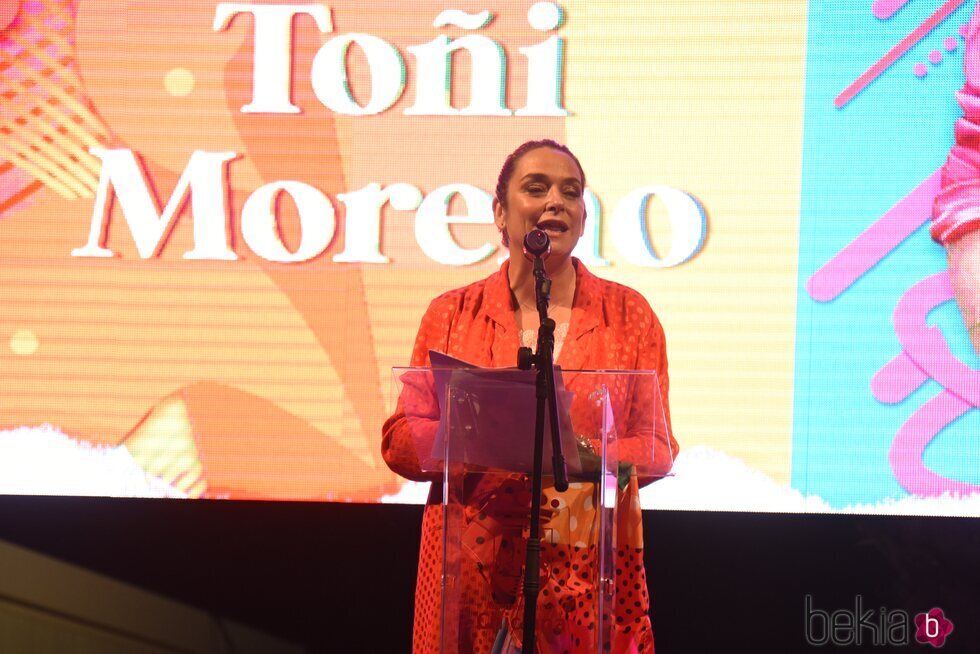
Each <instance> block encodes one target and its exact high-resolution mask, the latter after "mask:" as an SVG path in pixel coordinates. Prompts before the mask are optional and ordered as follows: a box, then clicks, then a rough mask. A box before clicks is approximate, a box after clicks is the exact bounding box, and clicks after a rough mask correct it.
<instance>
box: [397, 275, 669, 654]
mask: <svg viewBox="0 0 980 654" xmlns="http://www.w3.org/2000/svg"><path fill="white" fill-rule="evenodd" d="M507 265H508V264H507V262H505V263H504V265H503V267H502V268H501V270H500V271H498V272H497V273H494V274H493V275H491V276H490V277H488V278H487V279H485V280H483V281H480V282H477V283H475V284H472V285H470V286H467V287H464V288H462V289H457V290H455V291H451V292H449V293H446V294H444V295H442V296H440V297H438V298H436V299H435V300H434V301H433V302H432V303H431V305H430V306H429V309H428V311H427V312H426V314H425V316H424V317H423V319H422V324H421V327H420V328H419V334H418V338H417V339H416V343H415V349H414V352H413V355H412V362H411V364H412V365H413V366H427V365H429V360H428V352H429V350H430V349H431V350H438V351H440V352H444V353H446V354H449V355H451V356H454V357H457V358H459V359H463V360H465V361H469V362H471V363H474V364H476V365H480V366H484V367H510V366H515V365H516V364H517V348H518V346H519V344H520V343H519V339H520V331H519V329H518V327H517V321H516V318H515V315H514V309H513V306H512V300H511V293H510V287H509V283H508V278H507ZM575 266H576V270H577V280H576V291H575V298H574V301H573V306H572V317H571V321H570V323H569V330H568V335H567V336H566V338H565V342H564V345H563V348H562V351H561V354H560V356H559V358H558V361H557V363H558V364H559V365H560V366H561V367H562V368H563V369H564V370H576V369H582V370H585V369H594V370H654V371H656V372H657V373H658V381H659V388H658V389H655V390H657V391H659V395H660V398H661V400H662V403H663V408H664V414H665V418H666V429H665V430H664V433H660V432H656V433H655V434H653V435H650V434H649V433H646V435H645V436H643V437H637V438H629V437H625V438H624V437H623V436H624V434H623V433H621V434H620V438H619V440H618V441H617V443H616V447H617V448H618V451H617V452H616V456H618V457H619V458H620V460H622V461H625V462H630V461H641V460H643V461H644V462H645V465H644V466H643V467H642V468H641V469H640V475H639V476H637V474H636V473H635V472H634V474H633V475H632V476H631V477H630V478H629V480H628V483H626V484H625V487H623V488H621V489H619V491H618V495H617V498H616V499H617V509H618V510H617V524H616V525H615V531H616V543H617V549H616V550H615V552H614V553H611V556H610V557H609V558H608V559H607V560H606V561H605V562H600V561H599V560H598V549H597V542H598V515H599V514H598V512H597V510H596V507H597V505H598V503H599V500H598V488H597V486H596V484H593V483H589V482H588V481H584V480H577V481H574V482H573V483H572V484H571V486H570V488H569V490H568V491H566V492H564V493H558V492H557V491H556V490H555V489H554V488H546V489H545V493H544V497H542V498H540V501H541V502H542V504H543V511H542V514H543V517H542V520H543V521H542V540H543V543H542V551H541V571H540V572H541V592H540V595H539V598H538V609H537V629H536V634H537V651H538V652H540V653H542V654H552V653H555V654H560V653H562V652H569V653H585V652H594V651H596V649H595V643H596V642H597V638H596V632H597V630H599V629H600V627H601V626H602V625H601V623H600V621H599V616H597V615H596V607H597V605H598V596H599V592H600V588H598V581H597V580H598V579H599V578H600V575H599V571H600V567H601V566H604V567H605V568H606V569H607V571H608V572H609V573H610V574H612V575H613V578H614V579H615V583H614V588H615V590H614V593H613V595H612V608H611V613H609V615H608V622H609V623H610V624H609V625H608V634H609V636H608V637H609V640H610V641H611V649H610V650H606V651H611V652H614V653H623V654H626V653H633V652H653V633H652V630H651V626H650V619H649V616H648V611H649V598H648V596H647V585H646V575H645V572H644V569H643V534H642V523H641V515H640V504H639V486H640V485H641V484H642V483H646V482H648V481H649V480H650V479H652V478H655V477H658V476H662V475H663V474H666V472H667V471H668V470H669V467H670V461H671V453H673V454H676V452H677V449H678V447H677V443H676V441H675V440H674V439H673V437H672V436H671V435H670V429H669V425H670V412H669V407H668V403H667V397H668V396H667V391H668V376H667V358H666V350H665V343H664V332H663V328H662V327H661V325H660V322H659V321H658V320H657V317H656V315H655V314H654V313H653V311H652V310H651V309H650V307H649V305H648V304H647V302H646V300H645V299H644V298H643V297H642V296H641V295H640V294H639V293H637V292H635V291H633V290H632V289H629V288H627V287H625V286H622V285H619V284H615V283H612V282H608V281H605V280H602V279H599V278H598V277H595V276H594V275H592V274H591V273H589V272H588V271H587V270H586V269H585V266H584V265H582V263H581V262H579V261H577V260H576V261H575ZM580 377H581V376H580ZM565 381H566V386H567V387H568V388H569V389H571V390H572V391H574V392H575V393H576V400H575V401H574V402H573V405H572V408H571V413H572V424H573V425H575V429H576V432H577V433H587V434H593V433H596V432H595V431H594V429H595V427H596V426H595V425H588V424H587V423H588V421H589V420H594V417H593V416H594V413H595V411H594V409H592V408H590V407H587V406H586V399H587V398H588V397H589V389H588V388H582V387H581V384H578V385H579V386H580V387H576V384H577V382H576V380H575V377H574V375H569V376H567V377H566V380H565ZM633 383H634V382H632V381H630V380H625V379H620V380H618V381H617V383H616V384H611V385H610V386H611V387H610V389H609V394H610V397H611V405H612V410H613V414H614V416H615V422H616V424H617V426H621V425H624V426H625V429H623V427H620V429H621V431H624V432H625V435H627V436H628V435H630V433H631V427H632V426H634V425H636V424H649V423H650V421H651V417H650V416H649V415H645V413H644V412H645V411H648V405H649V404H650V403H649V402H646V401H637V399H636V398H641V400H642V398H644V397H647V395H645V394H644V393H642V392H640V393H638V392H637V388H636V387H628V386H631V385H633ZM420 386H421V385H420ZM426 397H427V396H426V395H425V393H423V392H421V391H420V392H419V393H415V394H413V393H405V392H403V393H402V402H400V407H399V411H398V412H397V413H396V414H395V415H393V416H392V417H391V418H389V420H388V421H387V422H386V423H385V426H384V429H383V438H382V452H383V455H384V458H385V461H386V462H387V463H388V465H389V466H390V467H391V468H392V470H394V471H395V472H397V473H399V474H401V475H402V476H404V477H407V478H409V479H413V480H431V481H439V480H440V478H439V476H438V475H436V474H434V473H431V472H426V471H424V470H423V468H424V466H423V465H422V462H421V461H420V460H419V457H418V454H417V449H416V440H417V439H418V437H419V433H420V432H422V433H429V437H430V438H434V437H435V429H434V426H433V425H434V424H435V421H437V420H438V407H437V406H435V403H434V402H433V401H432V400H431V398H429V399H428V400H426V399H419V398H426ZM580 400H581V401H580ZM426 402H428V405H427V404H426ZM420 416H421V417H422V419H420ZM420 424H422V428H421V429H420V427H419V425H420ZM413 432H415V433H414V434H413ZM594 444H595V445H596V446H598V442H595V443H594ZM423 449H424V448H423ZM651 450H652V451H653V452H654V457H653V458H654V462H655V465H653V466H651V465H650V464H649V459H650V451H651ZM632 457H635V458H632ZM455 481H457V482H459V483H458V488H455V489H451V491H450V493H451V496H452V497H453V499H458V500H459V503H458V504H454V505H453V506H452V510H450V511H449V514H448V516H446V518H444V514H443V505H442V503H441V502H442V497H441V495H442V485H441V483H440V484H433V491H432V493H431V494H430V497H429V503H428V505H427V506H426V508H425V512H424V517H423V520H422V544H421V553H420V556H419V570H418V581H417V585H416V593H415V628H414V637H413V649H412V651H413V652H414V654H437V653H439V652H441V651H446V652H455V651H458V652H460V653H461V654H471V653H472V654H484V653H487V652H489V651H490V649H491V648H492V646H493V643H494V640H495V638H496V637H497V635H498V632H499V631H500V628H501V625H502V624H507V625H509V629H508V633H509V639H510V641H511V642H513V644H514V646H516V647H520V639H521V636H522V626H521V622H522V618H523V597H522V584H523V564H524V555H525V551H526V538H527V525H526V523H527V521H528V516H529V512H530V510H529V509H530V500H531V497H530V495H531V493H530V483H529V481H528V480H527V479H526V477H525V476H523V475H516V474H513V475H511V474H502V473H495V474H482V475H467V476H466V478H465V480H455ZM444 522H445V525H444ZM444 527H445V528H446V529H447V531H446V533H445V535H446V536H447V537H448V539H449V541H450V543H451V547H449V549H448V550H447V551H448V552H450V553H452V560H450V561H445V562H444V561H443V536H444V532H443V530H444ZM444 566H445V568H446V570H447V571H448V572H450V573H451V575H450V577H449V579H450V581H451V583H450V587H449V589H448V590H447V593H446V595H445V598H452V600H453V601H446V602H444V596H443V591H442V583H443V570H444ZM444 604H445V606H444ZM444 608H445V610H446V611H447V614H448V615H449V616H450V618H451V619H450V620H448V621H447V624H448V625H449V628H448V629H447V630H446V633H445V634H444V635H445V637H446V641H447V645H448V647H447V648H446V649H445V650H442V649H440V642H441V638H442V637H443V633H442V631H443V630H442V629H441V622H442V620H441V615H442V612H443V609H444Z"/></svg>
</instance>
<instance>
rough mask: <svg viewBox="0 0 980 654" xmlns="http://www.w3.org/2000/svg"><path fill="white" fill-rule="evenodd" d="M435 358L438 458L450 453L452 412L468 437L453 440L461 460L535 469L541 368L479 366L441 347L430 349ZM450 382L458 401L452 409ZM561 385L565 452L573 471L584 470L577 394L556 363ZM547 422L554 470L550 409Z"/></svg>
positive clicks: (547, 460) (457, 434)
mask: <svg viewBox="0 0 980 654" xmlns="http://www.w3.org/2000/svg"><path fill="white" fill-rule="evenodd" d="M429 361H430V362H431V363H432V369H433V370H432V373H433V379H434V381H435V387H436V397H437V398H438V401H439V409H440V419H439V429H438V431H437V432H436V440H435V444H434V446H433V449H432V457H433V458H434V459H440V460H441V459H443V458H444V455H445V441H444V437H445V430H446V417H447V415H450V414H451V416H452V420H453V421H454V423H455V424H456V425H457V426H458V428H457V429H455V430H454V432H453V436H454V438H457V439H459V438H463V439H465V442H462V443H458V442H456V443H453V444H452V449H453V450H454V452H455V453H458V455H459V456H458V460H459V461H461V462H462V463H465V464H468V465H472V466H479V467H483V468H488V469H494V470H506V471H509V472H523V473H530V472H531V469H532V467H533V465H534V423H535V414H536V409H537V397H536V395H535V384H536V378H537V373H536V372H535V371H534V370H521V369H519V368H478V367H477V366H474V365H473V364H471V363H467V362H466V361H462V360H460V359H457V358H455V357H451V356H449V355H446V354H443V353H441V352H437V351H435V350H430V351H429ZM450 384H452V388H453V400H454V404H453V407H452V410H451V411H449V412H447V411H446V401H447V392H448V389H449V386H450ZM555 387H556V394H557V396H558V418H559V422H560V424H561V442H562V451H563V452H564V454H565V461H566V464H567V469H568V472H569V474H573V475H574V474H579V473H580V472H581V470H582V464H581V462H580V460H579V455H578V445H577V444H576V442H575V430H574V429H573V427H572V421H571V416H570V415H569V408H570V407H571V405H572V398H573V397H574V396H575V394H574V393H573V392H572V391H569V390H568V389H566V388H565V386H564V381H563V380H562V375H561V368H559V367H558V366H555ZM544 423H545V424H544V429H545V431H544V471H545V474H551V473H552V469H553V468H552V463H551V421H550V419H549V418H548V413H547V412H545V421H544ZM464 434H465V435H464ZM453 458H457V457H456V456H454V457H453Z"/></svg>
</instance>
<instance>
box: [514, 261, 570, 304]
mask: <svg viewBox="0 0 980 654" xmlns="http://www.w3.org/2000/svg"><path fill="white" fill-rule="evenodd" d="M545 268H546V270H547V272H548V276H549V277H550V278H551V303H550V305H551V306H552V307H567V308H570V307H571V306H572V301H573V300H574V298H575V279H576V271H575V266H574V264H573V263H572V260H571V258H569V259H566V260H565V261H564V262H562V263H561V264H559V265H558V266H557V268H556V269H554V270H553V269H551V268H550V267H548V266H547V265H546V266H545ZM507 277H508V280H509V281H510V292H511V295H512V296H513V297H514V299H515V300H516V301H517V306H518V308H526V309H531V310H534V309H535V301H534V269H533V267H532V264H531V262H530V261H528V260H527V259H525V258H523V257H521V258H515V257H511V259H510V267H509V268H508V271H507Z"/></svg>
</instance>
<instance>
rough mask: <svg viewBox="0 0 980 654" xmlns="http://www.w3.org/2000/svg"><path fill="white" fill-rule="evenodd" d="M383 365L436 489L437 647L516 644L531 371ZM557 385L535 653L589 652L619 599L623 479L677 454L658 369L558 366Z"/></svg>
mask: <svg viewBox="0 0 980 654" xmlns="http://www.w3.org/2000/svg"><path fill="white" fill-rule="evenodd" d="M392 372H393V396H394V397H393V399H394V400H395V401H397V406H398V409H397V411H398V412H399V413H400V414H402V415H403V416H404V425H405V428H406V429H408V430H409V431H410V433H411V438H412V441H413V442H414V444H415V450H416V453H417V455H418V459H419V463H420V467H421V470H423V471H425V472H428V473H432V476H433V478H434V479H436V481H435V482H433V483H434V484H435V485H437V486H436V488H435V489H434V492H435V493H437V494H441V497H442V516H443V519H442V535H443V539H442V543H443V544H442V551H441V555H442V556H441V568H442V596H441V608H442V611H441V620H442V622H441V636H442V638H441V647H442V649H441V652H442V654H490V653H491V652H493V653H494V654H497V653H498V652H500V653H507V652H516V651H519V648H520V639H521V635H522V619H523V596H522V593H521V588H522V582H523V577H524V569H523V568H524V559H525V551H526V547H525V546H526V542H527V541H526V539H527V534H528V521H529V519H530V503H531V501H532V499H533V498H531V490H530V489H531V484H530V480H529V478H530V472H531V467H532V460H533V446H534V443H533V439H534V417H535V411H534V409H535V375H536V373H535V372H534V371H523V370H517V369H511V368H508V369H486V368H448V367H447V368H437V367H434V368H395V369H393V371H392ZM556 381H557V386H558V396H559V405H560V406H559V415H560V421H561V423H562V443H563V450H564V453H565V457H566V459H567V461H568V472H569V481H570V482H571V483H570V487H569V489H568V490H567V491H566V492H564V493H558V492H557V491H556V490H555V489H554V487H553V483H552V480H551V478H550V474H551V443H550V438H549V437H548V436H547V434H549V433H550V432H549V431H548V429H550V428H549V427H546V431H545V434H546V438H545V457H544V461H545V474H546V477H545V480H544V492H543V494H542V497H541V498H538V500H537V501H540V502H541V503H542V548H541V569H540V571H539V573H540V575H541V589H542V590H541V593H540V595H539V597H538V610H537V628H536V632H535V633H536V634H537V650H538V652H541V653H548V654H550V653H551V652H564V651H570V652H574V653H576V654H578V653H581V654H587V653H592V652H595V653H596V654H598V653H600V652H604V651H608V650H607V649H605V646H606V645H607V644H609V639H610V638H611V632H612V625H613V623H614V621H615V616H614V607H615V606H616V602H617V600H619V599H624V598H617V597H616V595H615V594H616V584H615V583H614V578H615V575H616V574H617V570H616V565H615V562H616V547H617V542H616V532H617V529H616V526H617V524H618V520H620V519H621V517H620V516H619V515H618V511H619V507H620V503H621V500H622V498H623V497H624V492H625V489H626V487H627V486H628V485H629V484H630V483H631V481H632V480H633V478H634V477H637V478H639V479H640V480H649V479H652V478H657V477H662V476H664V474H666V473H667V471H669V470H670V467H671V465H672V463H673V453H672V451H671V446H670V442H671V441H670V437H669V435H668V428H667V424H666V421H665V419H664V413H663V407H662V405H661V401H660V392H659V386H658V382H657V375H656V373H655V372H651V371H594V370H563V371H562V370H556ZM439 486H441V489H440V488H439ZM440 490H441V493H440ZM634 490H635V487H634ZM633 497H634V498H636V499H637V501H638V496H636V494H635V492H634V494H633ZM641 563H642V562H641ZM630 603H631V604H632V603H633V600H631V601H630ZM525 654H529V653H525Z"/></svg>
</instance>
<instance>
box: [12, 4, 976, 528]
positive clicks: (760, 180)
mask: <svg viewBox="0 0 980 654" xmlns="http://www.w3.org/2000/svg"><path fill="white" fill-rule="evenodd" d="M972 5H973V3H971V2H963V1H962V0H950V1H947V2H941V1H940V0H916V1H915V2H909V1H908V0H905V1H902V0H875V1H874V2H872V1H871V0H848V1H843V0H834V1H823V0H821V1H816V0H814V1H811V2H809V3H807V2H802V1H799V0H790V1H781V2H776V1H771V0H754V1H736V0H703V1H700V2H682V1H680V0H657V1H650V2H594V1H589V2H578V1H565V2H560V3H552V2H537V3H530V2H495V3H478V2H470V1H469V0H467V1H465V2H454V3H453V2H451V3H436V2H426V1H422V2H412V3H405V2H390V1H389V2H381V1H378V2H373V1H371V2H369V1H359V2H330V3H292V4H286V3H279V2H266V3H259V2H254V3H218V2H206V1H198V0H194V1H174V0H170V1H168V2H158V1H139V2H136V1H132V2H126V1H119V2H106V1H105V0H13V1H8V2H4V3H2V4H0V54H2V59H0V70H2V81H0V85H2V86H0V118H2V123H0V131H2V145H0V160H2V161H0V492H3V493H18V494H34V493H38V494H42V493H57V494H69V495H70V494H86V495H115V496H173V497H191V498H261V499H289V500H296V499H300V500H335V501H358V502H377V501H420V500H421V498H422V497H424V493H425V487H424V485H423V484H416V483H413V482H408V481H406V480H403V479H400V478H398V477H397V476H396V475H395V474H393V473H392V472H391V471H390V470H389V469H388V468H387V467H386V465H385V463H384V462H383V461H382V459H381V451H380V440H381V425H382V423H383V421H384V419H385V418H386V416H387V412H388V411H389V410H390V404H391V397H390V388H391V378H392V377H391V368H392V367H393V366H400V365H406V364H407V363H408V358H409V354H410V352H411V348H412V343H413V341H414V338H415V334H416V330H417V328H418V325H419V320H420V318H421V316H422V313H423V312H424V310H425V309H426V307H427V306H428V304H429V302H430V300H431V299H432V298H434V297H435V296H437V295H439V294H440V293H442V292H444V291H446V290H449V289H451V288H455V287H458V286H462V285H464V284H467V283H469V282H472V281H475V280H478V279H481V278H483V277H486V276H487V275H488V274H490V273H491V272H493V271H494V270H496V269H497V268H498V266H499V265H500V262H501V257H503V256H504V255H505V254H506V250H505V249H504V248H502V247H501V245H500V238H499V235H498V233H497V231H496V229H495V226H494V225H493V220H492V212H491V197H492V193H493V188H494V186H495V184H496V176H497V173H498V171H499V168H500V165H501V163H502V162H503V160H504V158H505V156H506V155H507V154H508V153H509V152H510V151H512V150H513V149H514V148H515V147H516V146H517V145H519V144H520V143H521V142H523V141H525V140H527V139H531V138H552V139H555V140H557V141H560V142H562V143H566V144H568V145H569V147H571V149H572V150H573V151H574V152H575V153H576V154H577V155H578V157H579V159H580V160H581V162H582V164H583V166H584V169H585V171H586V174H587V181H588V193H587V195H586V203H587V207H588V213H589V218H588V224H587V229H586V233H585V236H584V237H583V239H582V240H581V241H580V242H579V246H578V249H577V254H578V256H579V258H580V259H581V260H582V262H583V263H584V265H586V266H587V267H588V268H589V270H591V271H592V272H594V273H595V274H597V275H599V276H601V277H604V278H606V279H610V280H614V281H616V282H621V283H624V284H627V285H629V286H631V287H633V288H635V289H637V290H639V291H640V292H642V293H643V295H644V296H645V297H646V298H647V299H648V300H649V302H650V304H651V306H652V307H653V308H654V310H655V311H656V313H657V314H658V316H659V317H660V320H661V322H662V323H663V325H664V327H665V329H666V333H667V347H668V356H669V361H670V405H671V413H672V426H673V431H674V435H675V436H676V438H677V440H678V441H679V442H680V444H681V451H680V452H679V454H678V456H677V459H676V462H675V465H674V473H673V475H672V476H671V477H669V478H666V479H664V480H662V481H659V482H657V483H655V484H652V485H651V486H649V487H647V488H645V489H644V490H643V495H642V498H643V505H644V506H645V507H648V508H672V509H726V510H762V511H820V512H830V511H845V512H870V513H875V512H877V513H898V514H919V513H924V514H942V515H980V501H978V500H977V499H975V498H976V496H975V495H973V494H974V493H975V491H977V490H978V489H980V455H978V453H980V441H978V435H980V412H978V411H977V409H978V406H980V372H978V367H980V363H978V358H977V354H976V351H975V350H974V349H973V346H972V345H971V341H970V334H971V332H970V330H971V329H973V330H974V337H975V338H976V341H977V343H980V329H978V328H977V327H975V326H974V324H973V321H977V320H980V309H976V305H977V304H978V303H980V289H978V287H977V285H976V280H977V279H980V263H977V261H978V260H980V254H978V253H980V239H978V238H976V237H975V235H976V234H977V233H978V232H976V231H973V232H971V233H972V234H973V235H974V236H971V235H970V233H967V231H968V230H967V231H963V233H965V234H967V235H966V236H962V238H959V239H958V240H957V241H956V245H955V246H954V245H952V244H947V245H948V246H949V248H950V249H949V252H947V249H946V247H945V246H944V245H943V244H941V243H939V242H937V241H936V240H933V238H932V237H931V234H930V224H931V220H932V216H933V214H934V205H935V202H934V201H935V199H936V198H937V196H941V194H942V193H943V192H945V191H944V189H946V190H949V189H947V188H946V187H947V186H948V185H949V184H948V183H951V182H950V180H951V179H952V178H951V177H950V178H949V179H945V180H944V176H943V175H944V172H943V170H944V168H943V167H944V165H945V164H946V162H947V159H948V158H949V157H951V155H950V151H951V148H953V146H954V143H958V145H957V147H959V148H960V149H961V156H960V157H959V159H957V162H958V163H959V164H962V165H961V166H960V168H963V167H964V166H965V167H966V172H964V171H963V170H959V171H958V173H957V174H959V177H957V178H956V179H955V180H953V181H955V182H956V184H958V185H959V186H958V187H957V188H959V189H960V190H961V191H962V193H960V194H959V195H958V196H957V198H958V199H956V202H957V203H958V204H957V206H958V207H959V208H960V209H961V210H962V212H961V213H962V215H964V216H969V215H970V198H971V194H970V192H969V184H970V171H971V170H973V169H970V168H969V165H970V164H969V162H970V161H972V160H971V159H970V153H972V154H973V155H974V156H975V158H976V160H980V153H978V146H977V139H976V138H975V137H974V138H972V139H971V137H970V132H969V130H970V127H969V126H970V125H971V124H972V123H969V121H967V120H966V119H964V122H963V123H961V124H960V126H959V127H958V128H957V129H958V130H960V132H959V133H960V137H961V138H960V140H959V141H954V137H955V134H954V124H955V123H956V121H957V119H958V118H960V117H961V116H962V115H963V108H962V107H961V103H962V104H963V106H965V107H967V109H968V113H969V110H970V108H972V107H974V106H980V102H977V99H976V95H975V93H971V92H970V89H969V88H968V89H966V90H964V92H963V93H961V94H960V95H959V96H957V92H958V91H959V90H960V89H961V88H962V87H963V86H964V80H965V79H966V78H967V77H969V74H967V75H965V74H964V68H965V67H964V55H966V57H967V60H969V58H970V57H971V55H972V57H973V58H980V35H977V34H975V32H976V29H975V28H971V27H970V26H969V25H970V18H971V14H972V12H973V6H972ZM974 38H975V39H976V42H975V43H974V42H973V39H974ZM966 68H967V73H969V66H966ZM978 80H980V72H978ZM978 86H980V81H978ZM958 97H959V100H960V102H957V98H958ZM971 103H973V104H971ZM974 129H976V128H974ZM964 153H965V154H964ZM947 177H949V176H948V175H947ZM974 177H980V175H974ZM978 186H980V185H978ZM964 189H966V190H964ZM976 205H980V194H978V195H976ZM976 205H974V206H976ZM937 206H938V205H937ZM978 213H980V212H978ZM957 236H958V237H960V236H961V234H959V233H958V234H957ZM971 248H972V249H971ZM954 254H955V255H956V256H953V255H954ZM971 257H972V263H971ZM971 265H972V266H973V272H972V275H973V277H972V278H971V277H970V274H971V273H970V266H971ZM970 279H973V282H972V283H973V286H970V281H969V280H970ZM964 280H965V281H964ZM954 287H955V288H954ZM957 300H959V301H957ZM971 303H972V305H971ZM971 306H973V307H974V308H973V309H972V311H973V313H974V314H977V315H973V316H972V318H971V309H970V307H971ZM961 307H963V308H962V309H961Z"/></svg>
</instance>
